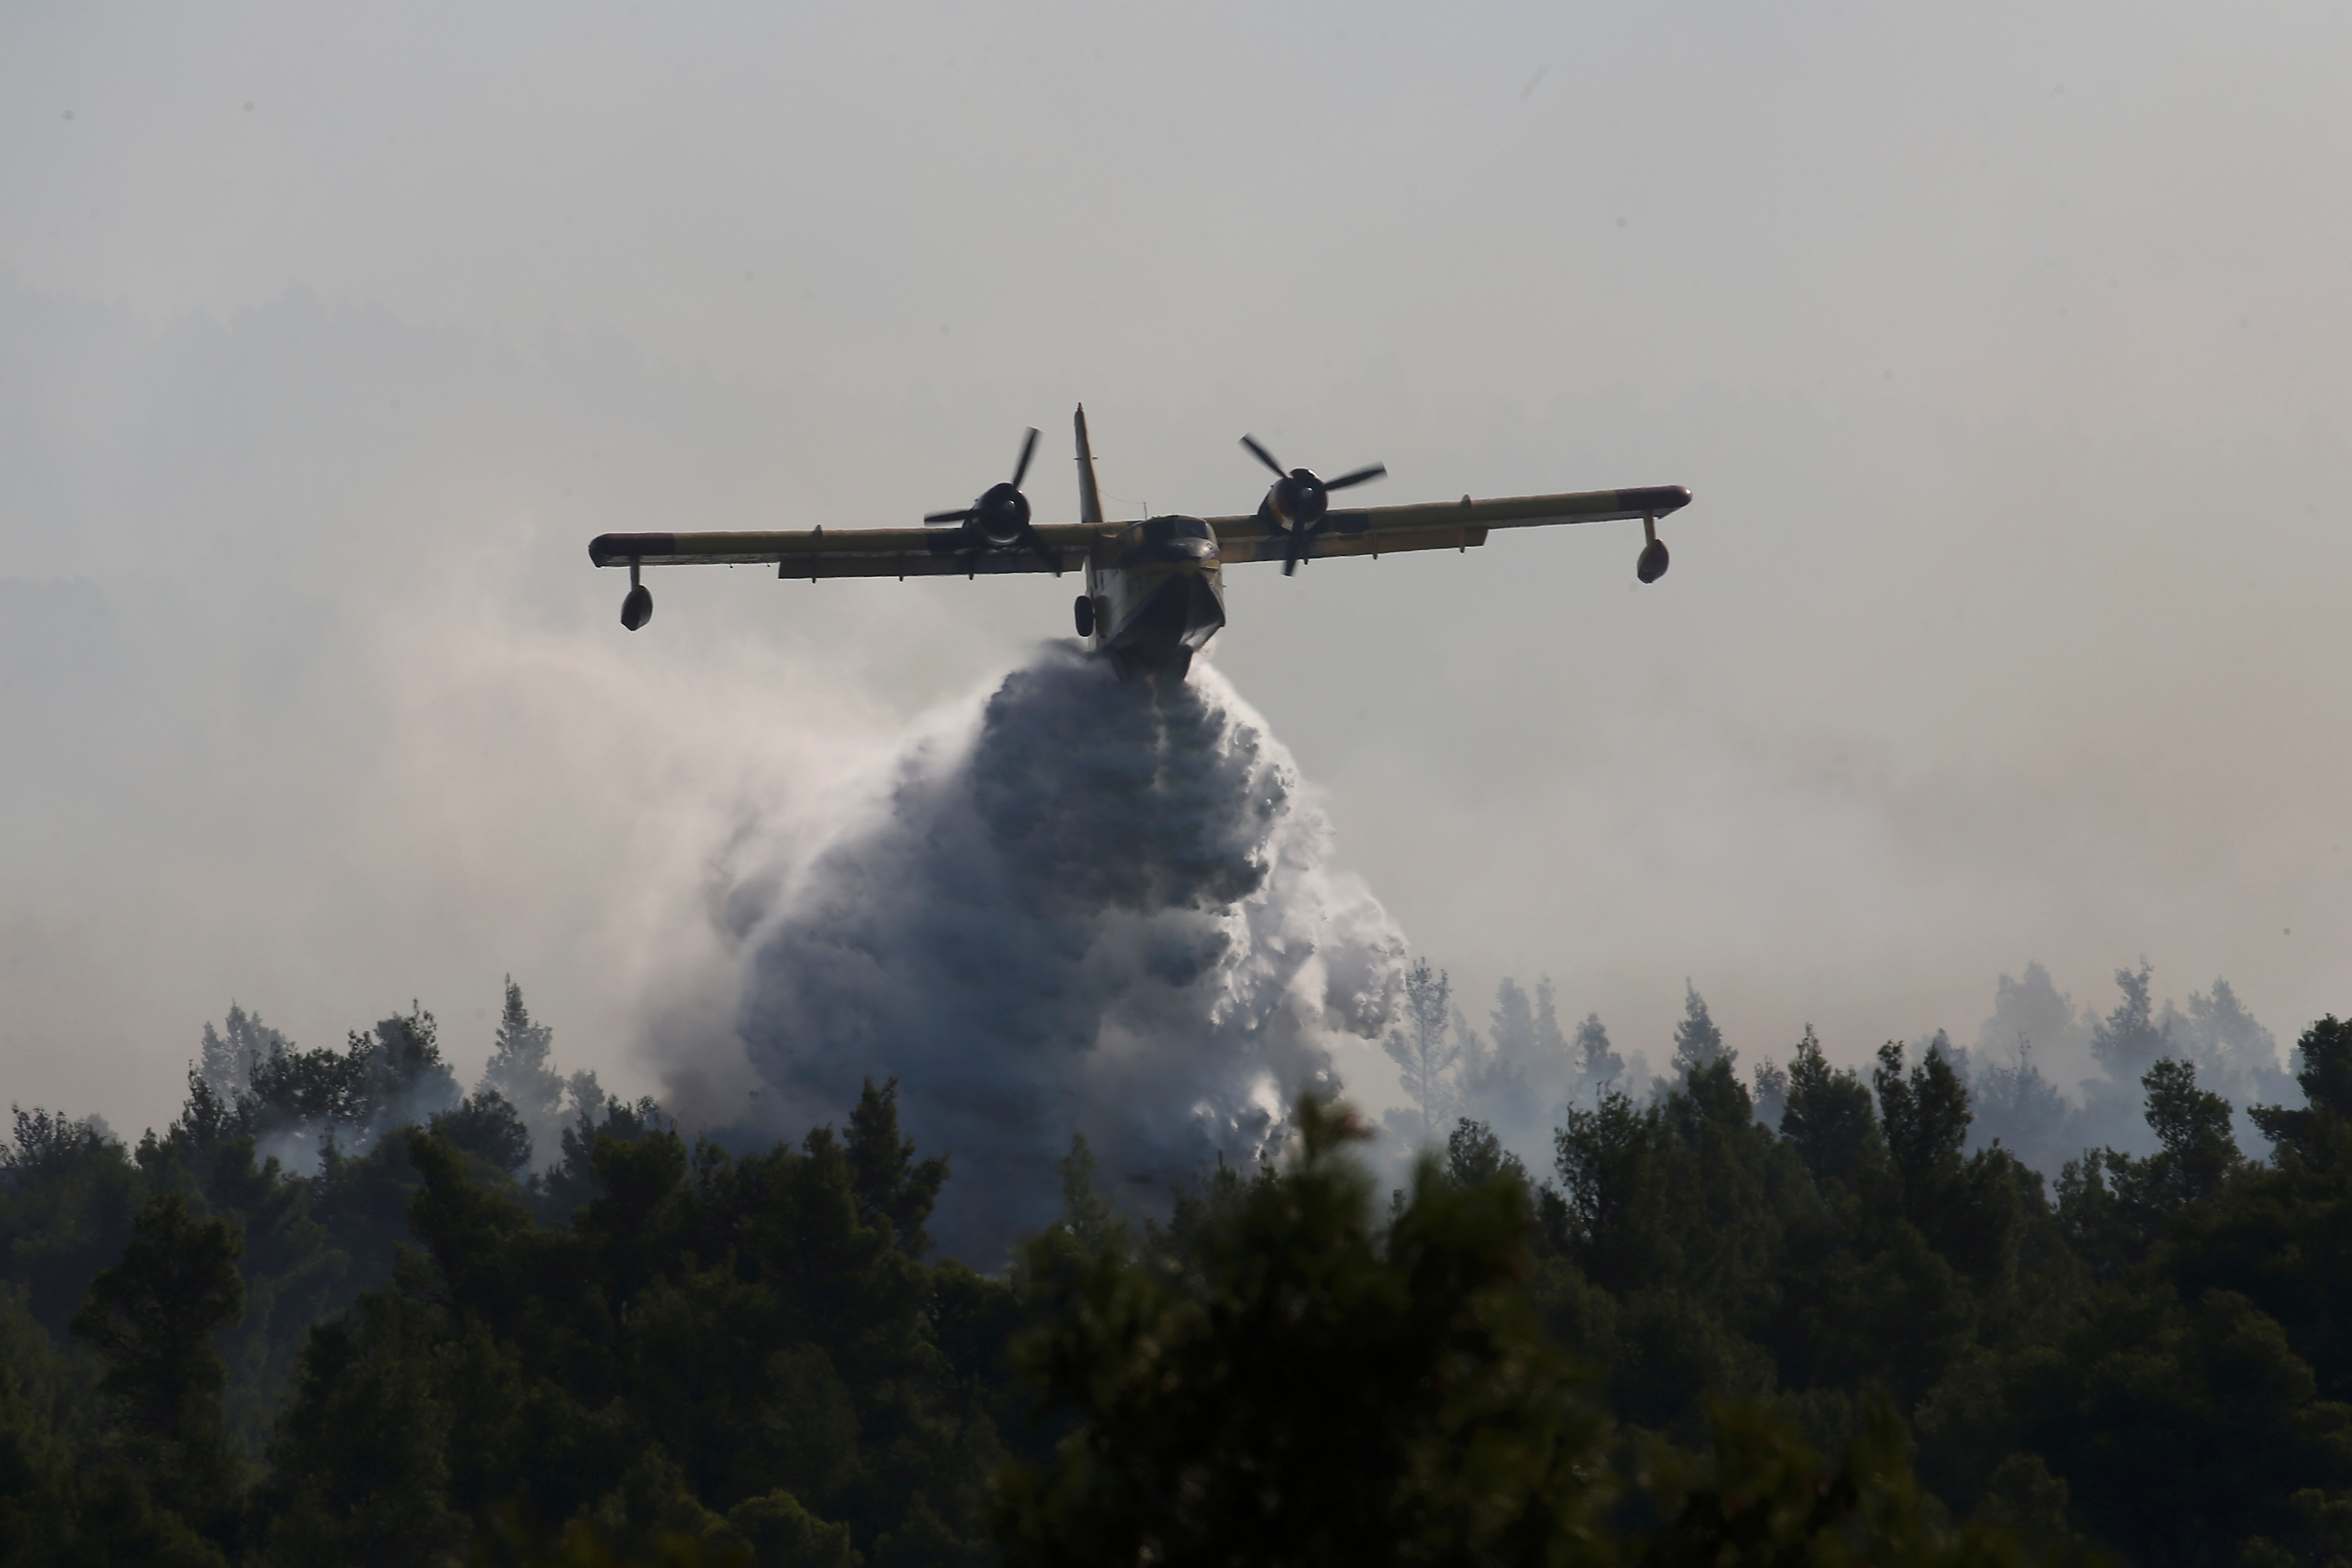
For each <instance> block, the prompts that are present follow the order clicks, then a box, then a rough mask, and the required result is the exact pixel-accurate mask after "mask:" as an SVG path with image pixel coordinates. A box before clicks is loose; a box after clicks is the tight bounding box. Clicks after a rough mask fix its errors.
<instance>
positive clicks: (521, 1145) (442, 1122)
mask: <svg viewBox="0 0 2352 1568" xmlns="http://www.w3.org/2000/svg"><path fill="white" fill-rule="evenodd" d="M432 1129H433V1134H434V1136H435V1137H436V1138H441V1139H445V1140H446V1141H447V1142H448V1143H449V1144H450V1145H451V1146H452V1147H454V1148H457V1149H460V1150H463V1151H464V1152H467V1153H468V1154H471V1155H473V1156H474V1157H475V1158H476V1159H478V1160H479V1161H481V1162H483V1163H485V1164H487V1165H488V1166H489V1167H490V1168H491V1169H492V1170H494V1171H503V1172H505V1173H507V1174H509V1175H510V1176H519V1175H520V1174H521V1173H523V1172H524V1171H526V1170H528V1169H530V1130H529V1129H527V1128H525V1127H524V1126H523V1124H522V1118H521V1116H520V1115H519V1114H517V1112H516V1110H515V1108H514V1106H513V1105H512V1104H511V1103H510V1102H509V1100H507V1097H506V1096H504V1095H502V1094H500V1093H499V1091H498V1090H497V1089H481V1090H478V1091H477V1092H476V1093H473V1094H469V1095H467V1097H466V1098H465V1099H464V1100H459V1101H458V1102H457V1104H456V1105H454V1106H452V1107H450V1108H449V1109H448V1110H445V1111H443V1112H441V1114H440V1115H438V1116H436V1117H435V1118H434V1119H433V1121H432Z"/></svg>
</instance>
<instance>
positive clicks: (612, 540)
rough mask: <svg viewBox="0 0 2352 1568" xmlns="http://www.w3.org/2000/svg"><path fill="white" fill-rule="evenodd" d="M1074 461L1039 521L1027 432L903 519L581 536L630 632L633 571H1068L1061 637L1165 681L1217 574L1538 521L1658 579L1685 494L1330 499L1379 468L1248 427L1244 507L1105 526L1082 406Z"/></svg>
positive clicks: (641, 600)
mask: <svg viewBox="0 0 2352 1568" xmlns="http://www.w3.org/2000/svg"><path fill="white" fill-rule="evenodd" d="M1074 424H1075V426H1076V437H1077V464H1078V510H1079V521H1076V522H1055V523H1040V522H1038V521H1035V519H1034V514H1033V513H1032V511H1031V509H1030V505H1029V498H1028V497H1027V496H1026V495H1024V494H1023V493H1022V489H1021V482H1022V480H1023V479H1024V478H1026V477H1027V475H1028V472H1029V460H1030V458H1032V457H1034V455H1035V453H1036V450H1037V432H1036V431H1035V430H1034V429H1033V430H1031V431H1030V432H1029V433H1028V436H1027V437H1026V438H1025V439H1024V441H1023V443H1022V447H1021V453H1020V456H1019V458H1016V459H1015V460H1014V463H1013V477H1012V479H1009V480H1003V481H1000V482H999V483H997V484H994V485H992V486H990V487H989V488H988V489H986V490H983V491H982V493H981V494H980V495H979V496H978V497H977V498H975V499H974V500H973V501H972V502H971V505H970V506H967V507H961V508H957V509H955V510H950V511H936V512H932V513H930V514H929V516H927V517H925V518H924V520H923V522H922V524H921V526H919V527H914V528H866V529H838V530H835V531H830V532H828V531H826V530H825V529H824V528H822V527H820V528H815V529H811V530H807V531H793V532H781V533H606V534H600V535H598V536H597V537H596V539H594V540H593V541H592V542H590V544H589V546H588V558H589V559H590V560H591V561H593V562H594V563H596V564H597V565H599V566H625V567H627V568H628V569H629V592H628V596H627V597H626V598H625V599H623V600H622V601H621V624H622V625H623V626H626V627H627V628H628V629H629V630H631V631H635V630H637V629H638V628H639V627H641V626H644V625H645V624H646V622H647V621H649V620H651V619H652V618H653V613H654V601H653V595H652V593H651V591H650V590H648V589H647V588H646V585H645V583H644V581H643V578H642V574H643V570H644V568H646V567H647V566H688V565H719V564H725V565H751V564H757V565H773V566H774V567H775V568H776V575H777V576H778V577H781V578H793V577H805V578H807V579H809V580H810V581H811V582H815V581H817V580H818V579H820V578H824V577H899V578H905V577H933V576H949V575H954V576H961V577H982V576H994V575H998V574H1005V573H1015V572H1051V573H1053V574H1055V576H1057V577H1058V576H1060V575H1061V574H1063V573H1065V572H1083V573H1084V574H1086V591H1085V592H1084V593H1082V594H1080V595H1078V596H1077V601H1076V605H1074V606H1073V613H1074V616H1075V620H1076V628H1077V634H1078V636H1079V637H1083V638H1085V639H1087V642H1089V643H1090V644H1091V645H1092V646H1093V647H1095V648H1096V649H1097V651H1098V652H1100V653H1102V654H1103V655H1104V656H1105V657H1106V658H1108V659H1109V660H1110V661H1111V665H1112V668H1114V669H1116V670H1117V672H1118V677H1119V679H1122V680H1124V679H1128V678H1129V677H1130V676H1133V675H1136V674H1139V673H1150V672H1160V671H1165V672H1168V673H1172V674H1174V675H1175V676H1177V677H1178V678H1179V679H1181V677H1182V676H1183V675H1184V673H1185V672H1186V671H1187V670H1189V669H1190V668H1192V656H1193V655H1194V654H1195V653H1198V652H1199V651H1200V650H1201V649H1202V647H1206V646H1207V644H1208V641H1209V639H1210V638H1211V637H1214V636H1216V635H1217V632H1218V630H1219V628H1221V627H1222V626H1224V624H1225V593H1224V581H1223V568H1224V567H1226V566H1228V565H1232V564H1234V563H1242V562H1250V561H1279V562H1281V563H1282V570H1283V574H1284V575H1285V576H1288V575H1289V574H1292V573H1293V572H1296V571H1297V569H1298V567H1299V566H1300V565H1301V564H1303V563H1306V562H1307V561H1311V560H1318V559H1322V558H1324V557H1328V556H1336V555H1370V556H1372V557H1375V558H1378V557H1380V556H1381V555H1388V554H1397V553H1402V552H1405V551H1409V550H1468V549H1470V548H1471V547H1472V546H1474V545H1481V544H1484V543H1486V535H1487V534H1488V533H1489V532H1490V531H1493V530H1495V529H1497V528H1539V527H1543V526H1546V525H1549V524H1553V523H1573V522H1612V521H1633V520H1634V519H1636V518H1638V519H1640V520H1641V522H1642V531H1643V547H1642V553H1641V556H1640V559H1639V560H1638V561H1637V562H1636V563H1635V566H1634V575H1635V576H1636V577H1638V578H1640V579H1641V581H1643V582H1644V583H1654V582H1656V581H1657V580H1658V579H1659V578H1661V577H1663V576H1664V575H1665V574H1666V564H1667V553H1666V544H1665V541H1664V540H1662V539H1660V538H1659V537H1658V519H1660V518H1662V517H1664V516H1665V515H1666V514H1668V513H1669V512H1674V511H1679V510H1682V509H1683V508H1684V507H1686V506H1688V505H1689V504H1690V499H1691V494H1690V491H1688V490H1687V489H1684V488H1683V487H1682V486H1680V485H1655V486H1651V487H1649V488H1647V489H1624V490H1584V491H1580V492H1577V493H1574V494H1570V495H1550V496H1514V497H1508V498H1504V499H1500V500H1473V499H1472V498H1470V497H1469V496H1464V497H1463V498H1462V499H1461V500H1458V501H1433V502H1428V503H1426V504H1422V505H1413V506H1381V507H1366V508H1355V509H1348V508H1339V509H1335V508H1334V507H1333V506H1332V505H1331V496H1332V494H1333V492H1335V491H1338V490H1344V489H1352V488H1353V487H1355V486H1357V485H1360V484H1366V483H1369V482H1370V481H1371V480H1373V479H1380V478H1381V477H1382V476H1383V475H1385V474H1386V473H1387V472H1388V470H1387V469H1386V468H1383V467H1382V466H1381V465H1380V464H1378V463H1373V464H1370V465H1368V466H1367V467H1364V468H1355V469H1351V470H1350V471H1349V472H1348V473H1345V474H1341V475H1340V476H1339V477H1338V478H1336V479H1322V478H1320V477H1318V475H1317V474H1316V473H1315V472H1314V471H1313V470H1312V469H1308V468H1284V467H1283V466H1282V464H1281V463H1280V462H1279V461H1278V460H1277V459H1276V458H1275V457H1274V455H1273V454H1272V453H1271V452H1269V451H1268V450H1267V449H1266V448H1265V447H1264V446H1262V445H1261V444H1260V443H1259V442H1258V441H1257V440H1255V438H1254V437H1248V436H1244V437H1242V445H1243V446H1244V447H1247V448H1248V449H1249V451H1250V452H1251V453H1252V454H1253V455H1254V456H1255V457H1256V458H1257V459H1258V460H1259V461H1260V462H1262V463H1264V464H1265V466H1266V467H1267V468H1270V469H1272V470H1273V471H1274V474H1275V481H1274V483H1273V484H1272V485H1270V486H1269V487H1267V489H1266V493H1265V500H1263V501H1262V502H1260V503H1259V505H1258V509H1257V510H1256V511H1255V513H1252V514H1251V515H1249V516H1246V517H1213V518H1199V517H1185V516H1162V517H1152V518H1145V519H1143V520H1141V521H1135V522H1113V521H1106V520H1105V519H1104V517H1103V512H1102V498H1101V491H1100V489H1098V488H1097V485H1096V483H1095V464H1094V450H1093V447H1091V446H1090V445H1089V444H1088V442H1087V411H1086V409H1085V407H1084V406H1083V405H1081V406H1080V407H1079V409H1078V411H1077V415H1076V419H1075V420H1074Z"/></svg>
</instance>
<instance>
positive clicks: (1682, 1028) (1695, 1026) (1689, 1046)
mask: <svg viewBox="0 0 2352 1568" xmlns="http://www.w3.org/2000/svg"><path fill="white" fill-rule="evenodd" d="M1718 1060H1721V1061H1727V1062H1729V1063H1730V1064H1731V1065H1732V1066H1733V1067H1738V1065H1739V1053H1738V1051H1734V1050H1729V1049H1727V1048H1726V1047H1725V1046H1724V1043H1723V1031H1722V1030H1721V1029H1718V1028H1717V1027H1716V1026H1715V1020H1714V1019H1713V1018H1711V1017H1709V1016H1707V1011H1706V997H1704V996H1701V995H1700V994H1698V987H1697V986H1696V985H1693V984H1691V983H1690V982H1689V981H1687V980H1685V981H1684V982H1683V1021H1682V1022H1681V1023H1679V1024H1677V1025H1675V1077H1676V1078H1681V1079H1687V1078H1689V1077H1690V1075H1691V1074H1693V1073H1695V1072H1700V1071H1703V1070H1705V1069H1706V1068H1711V1067H1713V1066H1714V1065H1715V1064H1716V1063H1717V1061H1718Z"/></svg>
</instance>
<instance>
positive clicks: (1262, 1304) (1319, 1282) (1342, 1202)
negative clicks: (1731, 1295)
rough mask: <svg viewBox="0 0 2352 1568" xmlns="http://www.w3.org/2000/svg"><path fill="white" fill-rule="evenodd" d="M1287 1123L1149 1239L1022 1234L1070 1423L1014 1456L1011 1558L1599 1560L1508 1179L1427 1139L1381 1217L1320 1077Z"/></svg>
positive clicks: (1007, 1495) (1520, 1192)
mask: <svg viewBox="0 0 2352 1568" xmlns="http://www.w3.org/2000/svg"><path fill="white" fill-rule="evenodd" d="M1299 1124H1300V1131H1301V1142H1300V1148H1299V1151H1298V1153H1297V1157H1296V1159H1295V1160H1294V1161H1293V1162H1292V1163H1290V1164H1289V1165H1288V1166H1287V1167H1286V1168H1285V1169H1284V1170H1283V1171H1281V1172H1280V1173H1269V1174H1267V1175H1266V1176H1265V1177H1264V1178H1262V1179H1261V1180H1259V1181H1256V1182H1255V1183H1252V1184H1248V1185H1247V1186H1246V1187H1245V1188H1244V1189H1242V1190H1241V1191H1239V1192H1237V1193H1234V1194H1231V1195H1230V1196H1229V1197H1228V1199H1227V1200H1226V1201H1225V1202H1223V1203H1222V1204H1220V1205H1218V1206H1217V1208H1216V1209H1215V1211H1214V1212H1213V1214H1211V1215H1208V1216H1207V1217H1206V1218H1205V1220H1204V1222H1203V1223H1202V1224H1201V1225H1200V1226H1198V1228H1197V1229H1196V1231H1195V1232H1194V1234H1193V1237H1192V1245H1190V1246H1189V1247H1185V1248H1184V1249H1183V1250H1182V1252H1181V1255H1180V1256H1178V1257H1176V1258H1171V1259H1170V1260H1168V1261H1167V1262H1166V1263H1164V1264H1162V1265H1160V1266H1158V1267H1155V1266H1153V1265H1152V1264H1150V1263H1147V1262H1145V1261H1143V1260H1142V1259H1139V1258H1136V1257H1135V1256H1133V1255H1132V1254H1130V1253H1129V1252H1128V1251H1127V1250H1126V1249H1125V1248H1123V1247H1118V1246H1115V1245H1114V1246H1111V1247H1105V1248H1104V1249H1102V1250H1100V1251H1098V1252H1096V1253H1094V1254H1092V1255H1091V1256H1089V1257H1088V1258H1087V1259H1086V1260H1085V1261H1084V1263H1083V1264H1082V1266H1081V1267H1079V1268H1076V1269H1074V1270H1067V1269H1063V1268H1059V1267H1058V1260H1056V1259H1053V1258H1040V1259H1039V1263H1040V1269H1039V1271H1040V1272H1041V1273H1042V1274H1047V1275H1049V1276H1050V1277H1051V1278H1052V1279H1053V1281H1054V1283H1053V1286H1052V1289H1051V1291H1050V1294H1049V1298H1048V1307H1049V1310H1051V1312H1052V1313H1053V1321H1052V1322H1051V1324H1050V1326H1049V1327H1047V1328H1046V1329H1045V1330H1044V1331H1041V1332H1040V1334H1039V1335H1038V1336H1037V1337H1036V1338H1035V1339H1034V1341H1033V1342H1031V1343H1030V1344H1029V1346H1028V1347H1027V1349H1026V1351H1025V1352H1024V1356H1025V1360H1026V1363H1027V1365H1028V1366H1029V1367H1030V1368H1031V1370H1032V1375H1033V1376H1034V1378H1035V1380H1036V1381H1037V1383H1038V1384H1039V1385H1040V1386H1041V1387H1042V1388H1043V1389H1044V1390H1045V1394H1046V1395H1047V1397H1048V1398H1049V1400H1051V1401H1052V1402H1053V1403H1054V1404H1055V1405H1057V1406H1059V1407H1062V1408H1065V1409H1067V1410H1069V1411H1071V1412H1073V1413H1075V1414H1076V1415H1077V1416H1078V1418H1079V1420H1080V1422H1081V1425H1080V1426H1079V1428H1078V1430H1077V1431H1076V1433H1074V1434H1073V1435H1072V1436H1070V1437H1069V1438H1068V1439H1067V1440H1066V1441H1065V1442H1064V1444H1063V1445H1062V1447H1060V1449H1059V1451H1058V1452H1057V1453H1056V1455H1055V1458H1054V1460H1053V1462H1052V1463H1051V1464H1048V1465H1040V1466H1030V1467H1024V1468H1020V1469H1018V1470H1016V1471H1015V1472H1014V1473H1013V1476H1012V1477H1011V1478H1010V1479H1009V1480H1008V1482H1007V1484H1006V1486H1005V1488H1004V1489H1003V1493H1002V1494H1001V1500H1000V1502H999V1504H998V1513H997V1518H998V1526H999V1531H1000V1533H1001V1537H1002V1539H1003V1542H1004V1544H1005V1555H1006V1558H1007V1560H1008V1561H1009V1562H1011V1563H1087V1564H1094V1563H1108V1562H1119V1563H1137V1562H1143V1563H1164V1564H1170V1565H1181V1564H1203V1565H1207V1564H1218V1565H1223V1564H1246V1563H1335V1564H1337V1563H1347V1564H1351V1565H1353V1564H1361V1563H1437V1562H1465V1561H1466V1562H1478V1561H1489V1560H1493V1561H1515V1562H1559V1563H1568V1562H1578V1561H1596V1560H1598V1558H1599V1556H1600V1554H1601V1548H1600V1542H1598V1540H1597V1538H1596V1536H1595V1533H1594V1531H1593V1529H1592V1523H1591V1515H1592V1508H1593V1504H1594V1502H1595V1501H1596V1500H1598V1498H1599V1496H1600V1495H1601V1489H1602V1476H1601V1469H1602V1466H1601V1447H1600V1438H1601V1429H1602V1422H1601V1416H1600V1415H1599V1413H1598V1411H1597V1410H1596V1409H1595V1407H1594V1406H1593V1405H1592V1403H1591V1399H1590V1398H1589V1396H1588V1395H1587V1394H1586V1393H1585V1391H1584V1389H1583V1388H1582V1386H1581V1385H1580V1381H1579V1379H1578V1378H1577V1377H1576V1375H1575V1374H1574V1373H1573V1372H1572V1371H1571V1370H1570V1366H1569V1365H1568V1363H1566V1361H1565V1360H1564V1359H1563V1358H1562V1357H1561V1356H1560V1354H1559V1352H1558V1351H1557V1350H1556V1349H1554V1348H1553V1347H1552V1346H1550V1345H1549V1343H1548V1342H1546V1340H1545V1338H1544V1336H1543V1335H1542V1334H1541V1333H1540V1332H1539V1331H1538V1329H1537V1326H1536V1323H1535V1321H1534V1320H1533V1318H1532V1317H1531V1315H1530V1314H1529V1313H1528V1309H1527V1304H1526V1301H1525V1299H1524V1297H1523V1296H1522V1295H1521V1294H1520V1292H1519V1291H1518V1290H1517V1289H1516V1288H1515V1282H1516V1279H1517V1277H1518V1275H1519V1274H1520V1272H1521V1271H1522V1270H1523V1268H1525V1261H1524V1258H1523V1256H1522V1254H1521V1251H1520V1248H1521V1247H1522V1245H1523V1240H1522V1238H1523V1237H1524V1235H1525V1233H1526V1228H1527V1211H1526V1207H1525V1202H1526V1200H1525V1191H1524V1188H1523V1187H1522V1186H1520V1185H1519V1184H1516V1183H1512V1182H1508V1181H1493V1182H1487V1183H1484V1184H1478V1185H1475V1186H1470V1187H1460V1186H1456V1185H1454V1184H1452V1183H1449V1182H1447V1181H1446V1180H1444V1177H1443V1176H1441V1175H1440V1173H1438V1171H1437V1170H1436V1168H1435V1167H1434V1165H1433V1164H1432V1163H1426V1162H1424V1163H1423V1165H1422V1166H1421V1168H1420V1169H1419V1171H1418V1172H1417V1173H1416V1175H1415V1177H1414V1181H1413V1187H1412V1195H1411V1198H1410V1200H1409V1201H1408V1202H1407V1204H1406V1205H1405V1206H1404V1208H1403V1210H1402V1213H1401V1214H1400V1215H1398V1217H1397V1218H1396V1220H1395V1222H1394V1224H1393V1225H1392V1226H1391V1227H1389V1229H1388V1231H1387V1233H1386V1234H1385V1235H1383V1234H1382V1233H1381V1230H1380V1228H1379V1227H1377V1226H1376V1225H1375V1223H1374V1205H1373V1203H1372V1187H1371V1182H1370V1178H1369V1177H1368V1176H1367V1175H1365V1174H1364V1173H1363V1172H1361V1171H1360V1169H1358V1168H1357V1167H1356V1166H1355V1165H1354V1164H1353V1163H1351V1162H1350V1161H1349V1159H1348V1158H1347V1156H1346V1152H1345V1144H1346V1142H1348V1141H1349V1139H1351V1138H1354V1137H1360V1136H1362V1135H1363V1134H1362V1132H1361V1130H1360V1128H1359V1127H1358V1126H1357V1125H1356V1124H1355V1123H1353V1122H1352V1121H1349V1119H1348V1118H1347V1116H1346V1114H1345V1113H1344V1112H1341V1111H1339V1110H1333V1109H1331V1108H1328V1107H1326V1106H1323V1105H1320V1104H1318V1103H1316V1102H1314V1101H1312V1100H1310V1101H1307V1103H1306V1104H1305V1105H1304V1106H1303V1107H1302V1108H1301V1112H1300V1117H1299Z"/></svg>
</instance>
